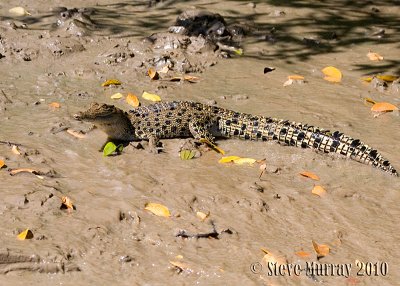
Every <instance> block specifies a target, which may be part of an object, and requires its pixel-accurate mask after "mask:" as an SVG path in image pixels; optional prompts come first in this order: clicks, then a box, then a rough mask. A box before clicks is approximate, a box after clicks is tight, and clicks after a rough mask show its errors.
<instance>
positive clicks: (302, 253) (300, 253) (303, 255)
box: [294, 251, 311, 258]
mask: <svg viewBox="0 0 400 286" xmlns="http://www.w3.org/2000/svg"><path fill="white" fill-rule="evenodd" d="M294 254H296V255H297V256H298V257H301V258H308V257H310V256H311V253H310V252H307V251H297V252H295V253H294Z"/></svg>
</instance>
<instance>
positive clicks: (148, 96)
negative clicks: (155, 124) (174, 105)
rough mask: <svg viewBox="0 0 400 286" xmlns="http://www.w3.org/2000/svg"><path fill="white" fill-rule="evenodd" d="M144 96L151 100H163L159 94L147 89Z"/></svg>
mask: <svg viewBox="0 0 400 286" xmlns="http://www.w3.org/2000/svg"><path fill="white" fill-rule="evenodd" d="M142 97H143V98H144V99H146V100H150V101H154V102H157V101H161V97H159V96H158V95H157V94H154V93H148V92H146V91H144V92H143V94H142Z"/></svg>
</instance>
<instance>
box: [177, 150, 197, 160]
mask: <svg viewBox="0 0 400 286" xmlns="http://www.w3.org/2000/svg"><path fill="white" fill-rule="evenodd" d="M179 156H180V157H181V159H182V160H190V159H193V158H194V156H196V152H195V151H193V150H182V151H181V152H179Z"/></svg>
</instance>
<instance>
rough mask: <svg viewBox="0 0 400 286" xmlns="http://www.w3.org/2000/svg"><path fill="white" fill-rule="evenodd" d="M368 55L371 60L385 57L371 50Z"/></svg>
mask: <svg viewBox="0 0 400 286" xmlns="http://www.w3.org/2000/svg"><path fill="white" fill-rule="evenodd" d="M367 57H368V58H369V59H370V60H371V61H383V57H382V56H381V55H380V54H378V53H373V52H371V51H370V52H369V53H368V54H367Z"/></svg>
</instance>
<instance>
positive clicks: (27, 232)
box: [17, 228, 33, 240]
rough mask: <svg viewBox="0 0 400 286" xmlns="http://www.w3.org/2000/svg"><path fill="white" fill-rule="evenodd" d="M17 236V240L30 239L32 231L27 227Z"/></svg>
mask: <svg viewBox="0 0 400 286" xmlns="http://www.w3.org/2000/svg"><path fill="white" fill-rule="evenodd" d="M17 238H18V239H19V240H25V239H32V238H33V232H32V231H31V230H30V229H29V228H27V229H25V230H24V231H23V232H21V233H20V234H18V235H17Z"/></svg>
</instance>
